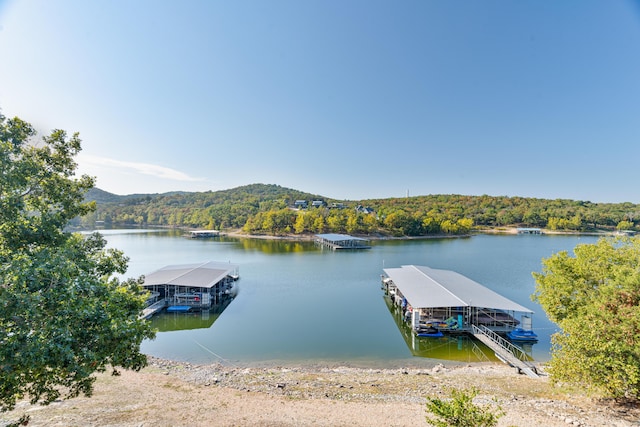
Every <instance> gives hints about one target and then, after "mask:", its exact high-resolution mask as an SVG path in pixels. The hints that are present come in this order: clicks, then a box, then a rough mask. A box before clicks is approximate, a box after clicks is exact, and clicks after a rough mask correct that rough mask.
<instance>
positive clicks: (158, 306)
mask: <svg viewBox="0 0 640 427" xmlns="http://www.w3.org/2000/svg"><path fill="white" fill-rule="evenodd" d="M166 305H167V300H166V299H161V300H160V301H156V302H154V303H153V304H151V305H150V306H149V307H147V308H145V309H144V310H142V314H141V315H140V318H141V319H148V318H150V317H151V316H153V315H154V314H156V313H157V312H159V311H160V310H162V309H163V308H164V307H165V306H166Z"/></svg>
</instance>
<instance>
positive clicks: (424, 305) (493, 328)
mask: <svg viewBox="0 0 640 427" xmlns="http://www.w3.org/2000/svg"><path fill="white" fill-rule="evenodd" d="M383 271H384V273H385V274H384V275H383V276H382V284H383V287H384V288H385V291H386V292H387V294H388V295H389V297H390V300H391V302H392V303H393V304H395V305H396V306H398V307H401V308H402V310H403V312H404V319H405V321H406V322H408V323H410V325H411V329H412V330H413V331H414V333H415V335H417V336H425V334H421V331H433V330H437V331H443V332H445V333H451V334H455V333H466V334H469V335H472V336H473V337H475V338H477V339H478V340H480V341H481V342H483V343H484V344H486V345H487V346H489V347H490V348H491V349H492V350H493V351H494V352H495V354H496V356H497V357H498V358H499V359H501V360H503V361H505V362H506V363H508V364H510V365H511V366H514V367H515V368H516V369H517V370H518V372H524V373H525V374H527V375H529V376H531V377H534V378H535V377H537V376H538V374H537V370H536V368H535V366H534V365H533V364H532V363H530V361H529V359H528V356H527V355H526V354H525V353H524V352H523V351H522V349H520V348H519V347H517V346H515V345H513V344H512V343H511V342H509V341H508V340H506V339H504V338H503V337H502V335H501V334H505V333H507V332H510V331H513V330H514V329H515V328H516V327H517V326H518V325H520V324H521V327H522V328H523V329H525V330H531V315H532V314H533V312H532V311H531V310H529V309H528V308H526V307H524V306H522V305H520V304H518V303H516V302H514V301H511V300H510V299H508V298H505V297H503V296H502V295H500V294H498V293H496V292H494V291H492V290H491V289H489V288H486V287H485V286H482V285H481V284H479V283H477V282H475V281H473V280H471V279H469V278H468V277H466V276H463V275H462V274H459V273H456V272H455V271H450V270H440V269H434V268H430V267H425V266H416V265H404V266H402V267H400V268H386V269H384V270H383ZM518 314H519V315H521V319H522V322H520V321H519V320H517V319H516V316H517V315H518ZM426 336H429V334H426Z"/></svg>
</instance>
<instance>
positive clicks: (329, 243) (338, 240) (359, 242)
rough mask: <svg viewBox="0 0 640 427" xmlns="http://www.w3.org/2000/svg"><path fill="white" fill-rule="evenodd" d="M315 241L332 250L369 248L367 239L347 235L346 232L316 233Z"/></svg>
mask: <svg viewBox="0 0 640 427" xmlns="http://www.w3.org/2000/svg"><path fill="white" fill-rule="evenodd" d="M316 243H317V244H318V245H321V246H322V247H326V248H329V249H332V250H334V251H336V250H344V249H370V248H371V246H369V244H368V243H369V241H368V240H367V239H361V238H360V237H353V236H349V235H348V234H316Z"/></svg>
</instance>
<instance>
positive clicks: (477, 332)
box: [471, 325, 538, 378]
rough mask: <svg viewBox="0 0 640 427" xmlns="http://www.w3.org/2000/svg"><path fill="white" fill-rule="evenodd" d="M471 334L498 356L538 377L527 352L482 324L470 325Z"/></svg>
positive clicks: (520, 369)
mask: <svg viewBox="0 0 640 427" xmlns="http://www.w3.org/2000/svg"><path fill="white" fill-rule="evenodd" d="M471 330H472V331H473V335H474V336H475V337H476V338H478V339H479V340H480V341H482V342H483V343H485V344H486V345H487V346H489V348H491V349H492V350H493V351H494V352H495V353H496V356H498V358H500V359H503V361H505V362H506V363H509V364H510V365H512V366H514V367H516V368H518V370H519V371H522V372H524V373H525V374H527V375H528V376H529V377H531V378H538V371H537V368H536V366H535V365H534V364H533V363H531V362H530V358H529V356H528V355H527V353H525V352H524V350H522V349H521V348H520V347H518V346H516V345H513V344H512V343H510V342H509V341H507V340H506V339H504V338H502V337H501V336H500V335H498V334H496V333H495V332H493V331H492V330H491V329H489V328H487V327H486V326H484V325H480V326H477V325H471Z"/></svg>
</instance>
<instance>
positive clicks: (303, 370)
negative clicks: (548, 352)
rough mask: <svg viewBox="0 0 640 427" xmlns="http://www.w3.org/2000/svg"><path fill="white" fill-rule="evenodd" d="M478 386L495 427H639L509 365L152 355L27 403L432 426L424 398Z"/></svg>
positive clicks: (88, 419) (145, 418)
mask: <svg viewBox="0 0 640 427" xmlns="http://www.w3.org/2000/svg"><path fill="white" fill-rule="evenodd" d="M471 387H475V388H476V389H477V390H478V391H479V394H478V396H477V397H476V402H477V403H478V404H480V405H496V404H497V405H499V406H500V407H501V408H502V410H504V411H505V416H504V417H502V418H500V421H499V424H498V425H499V426H505V427H506V426H519V427H529V426H530V427H534V426H535V427H540V426H547V427H552V426H567V425H573V426H584V427H587V426H618V427H631V426H638V425H640V416H639V411H638V409H637V408H629V407H622V406H616V405H613V404H611V403H607V402H604V401H601V400H598V399H596V398H592V397H589V396H586V395H585V394H583V393H582V392H580V391H576V390H573V391H571V390H567V389H560V388H557V387H554V386H553V385H551V384H550V382H549V381H548V378H546V377H543V378H541V379H531V378H528V377H525V376H522V375H518V374H517V373H516V372H515V371H514V370H513V369H512V368H509V367H508V366H506V365H503V364H494V363H477V364H469V365H460V366H448V365H443V364H439V363H437V364H434V365H433V366H414V367H406V368H402V367H400V368H388V369H387V368H384V369H378V368H362V367H353V366H306V365H296V366H263V367H256V366H228V365H223V364H220V363H216V364H210V365H200V364H191V363H185V362H178V361H171V360H163V359H158V358H154V357H149V366H148V367H147V368H145V369H143V370H142V371H141V372H131V371H122V372H121V375H119V376H111V375H109V374H106V373H105V374H101V375H99V376H98V378H97V382H96V387H95V393H94V396H93V397H90V398H86V397H81V398H76V399H72V400H63V401H57V402H54V403H53V404H52V405H49V406H47V407H40V406H32V405H29V404H28V402H21V403H20V404H19V405H18V407H17V408H16V410H14V411H12V412H11V413H7V414H2V416H1V417H0V420H2V421H4V422H5V423H6V422H8V421H10V420H16V419H17V418H19V416H21V415H23V414H29V415H30V416H31V421H30V423H29V425H30V426H52V425H58V426H137V427H140V426H182V425H184V426H187V425H189V426H194V425H195V426H210V425H215V426H302V425H316V426H318V425H319V426H343V425H344V426H347V425H348V426H405V425H427V424H426V421H425V416H426V415H427V413H426V410H425V397H426V396H438V397H443V398H444V397H447V396H448V393H449V391H450V390H451V389H452V388H457V389H463V388H471Z"/></svg>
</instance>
